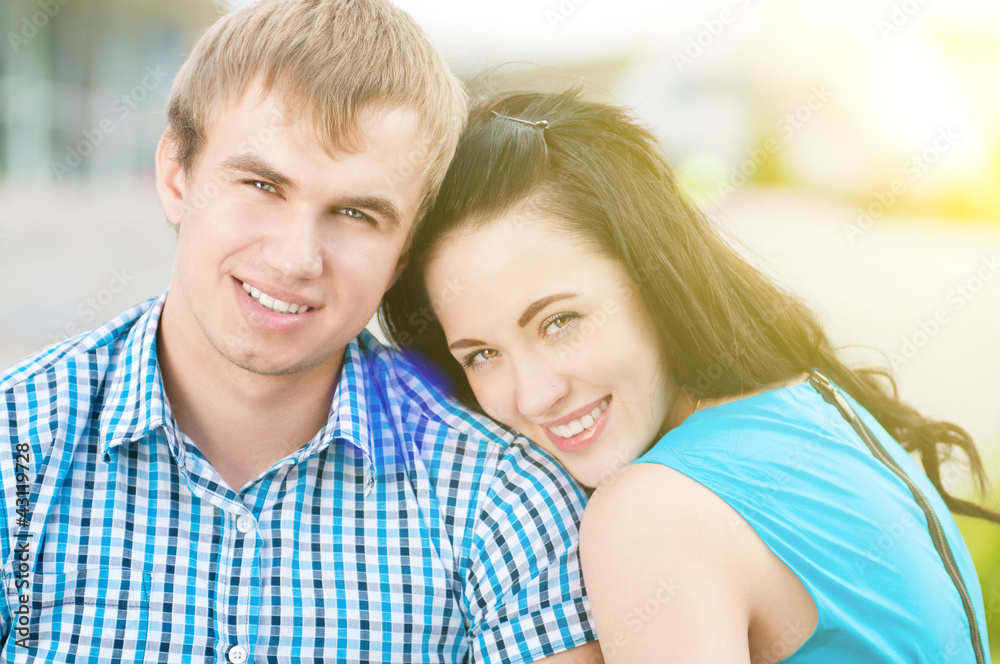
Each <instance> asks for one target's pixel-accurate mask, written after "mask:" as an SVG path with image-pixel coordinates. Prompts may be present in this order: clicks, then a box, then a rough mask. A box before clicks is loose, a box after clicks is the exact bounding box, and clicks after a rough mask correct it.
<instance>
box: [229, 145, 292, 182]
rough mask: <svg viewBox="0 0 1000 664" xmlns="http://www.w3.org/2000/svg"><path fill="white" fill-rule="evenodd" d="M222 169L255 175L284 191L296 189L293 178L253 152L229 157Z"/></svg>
mask: <svg viewBox="0 0 1000 664" xmlns="http://www.w3.org/2000/svg"><path fill="white" fill-rule="evenodd" d="M222 167H223V168H224V169H226V170H228V171H239V172H240V173H247V174H249V175H255V176H257V177H259V178H260V179H261V180H267V181H268V182H269V183H270V184H273V185H275V186H277V187H281V188H283V189H292V190H294V189H295V188H296V187H295V183H294V182H292V180H291V178H289V177H288V176H286V175H282V174H281V173H279V172H278V171H276V170H275V169H274V167H273V166H271V165H270V164H268V163H267V162H266V161H264V160H263V159H262V158H261V157H259V156H258V155H255V154H253V153H251V152H244V153H243V154H237V155H233V156H232V157H229V158H228V159H226V160H225V161H224V162H222Z"/></svg>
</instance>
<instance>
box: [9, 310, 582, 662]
mask: <svg viewBox="0 0 1000 664" xmlns="http://www.w3.org/2000/svg"><path fill="white" fill-rule="evenodd" d="M165 297H166V295H162V296H160V298H158V299H156V300H152V301H150V302H146V303H144V304H142V305H139V306H137V307H135V308H133V309H131V310H130V311H128V312H126V313H124V314H122V315H121V316H119V317H118V318H116V319H115V320H113V321H111V322H110V323H108V324H106V325H105V326H103V327H101V328H99V329H97V330H95V331H94V332H92V333H91V334H89V335H86V336H83V337H78V338H76V339H72V340H69V341H67V342H64V343H62V344H60V345H57V346H54V347H52V348H49V349H47V350H44V351H42V352H40V353H38V354H36V355H34V356H32V357H29V358H28V359H26V360H24V361H22V362H21V363H20V364H18V365H16V366H15V367H13V368H12V369H11V370H10V371H8V372H7V373H6V374H5V375H4V376H3V377H2V378H0V437H3V438H2V440H0V473H2V479H3V494H2V501H3V505H2V509H0V528H2V531H0V533H2V555H3V560H2V562H3V568H2V582H3V587H4V590H5V600H6V601H5V602H3V603H2V605H0V637H2V661H4V662H14V661H17V662H29V661H58V662H68V661H83V662H102V663H104V662H118V661H123V662H133V661H135V662H138V661H144V662H187V661H213V662H219V661H221V662H226V661H228V662H233V663H235V664H240V662H244V661H254V660H256V661H304V660H325V661H338V662H530V661H533V660H536V659H540V658H542V657H544V656H546V655H549V654H551V653H554V652H558V651H561V650H564V649H567V648H571V647H573V646H576V645H580V644H582V643H584V642H586V641H590V640H593V639H595V638H596V635H595V633H594V630H593V627H592V624H591V620H590V617H589V607H588V604H587V600H586V597H585V596H584V591H583V583H582V580H581V574H580V567H579V561H578V557H577V523H578V519H579V516H580V513H581V510H582V507H583V496H582V494H581V493H580V491H579V489H578V488H577V487H576V485H575V484H573V483H572V481H571V480H570V479H568V477H567V476H566V474H565V473H564V472H563V471H562V470H561V469H560V468H559V466H557V465H556V464H555V463H554V462H553V461H552V460H551V459H550V458H549V457H547V456H545V455H544V453H542V452H539V451H538V450H536V449H535V448H534V447H533V446H531V445H530V444H529V443H528V442H527V441H526V440H524V439H523V438H519V437H517V436H516V435H515V434H513V433H511V432H508V431H506V430H504V429H502V428H500V427H498V426H497V425H495V424H493V423H492V422H489V421H487V420H485V419H483V418H479V417H476V416H473V415H470V414H469V413H467V412H465V411H463V410H461V409H460V408H458V407H456V406H455V405H454V404H453V403H452V402H450V401H448V400H447V399H445V398H443V397H442V396H441V395H440V394H439V393H438V392H436V391H435V390H434V389H433V388H432V387H429V386H428V384H427V382H426V380H424V379H422V378H421V377H420V375H419V373H418V372H416V371H415V370H414V368H413V366H412V365H411V364H409V363H408V362H407V361H406V360H405V359H404V358H402V357H401V356H399V355H398V354H395V353H391V352H389V351H387V350H386V349H384V348H382V347H381V346H380V345H379V344H378V342H377V341H375V340H374V339H373V338H372V337H371V336H370V335H369V334H367V333H362V334H361V336H360V337H359V338H358V339H356V340H355V341H353V342H352V343H351V344H350V345H349V346H348V347H347V350H346V353H345V359H344V368H343V371H342V374H341V377H340V382H339V384H338V386H337V390H336V393H335V395H334V397H333V403H332V406H331V409H330V418H329V421H328V423H327V425H326V426H325V428H323V429H322V430H321V431H320V432H319V433H318V434H317V435H316V436H315V437H314V438H313V439H312V441H310V442H309V443H308V444H307V445H306V446H305V447H303V448H301V449H300V450H298V451H296V452H295V453H293V454H291V455H289V456H288V457H286V458H284V459H282V460H281V461H279V462H278V463H276V464H275V465H274V466H273V467H271V468H270V469H269V470H268V471H266V472H265V473H263V474H262V475H261V476H260V477H258V478H257V479H256V480H254V481H253V482H251V483H250V484H249V485H247V486H246V487H244V488H243V489H242V490H240V491H233V490H232V489H230V488H229V487H228V486H227V485H226V484H225V483H224V482H223V481H222V479H221V478H220V476H219V475H218V473H217V472H216V471H215V470H214V469H213V468H212V466H211V465H210V464H209V463H208V461H207V460H206V458H205V457H204V456H203V455H202V454H201V452H200V451H199V450H198V448H197V447H196V446H195V445H194V444H192V442H191V441H190V439H188V438H187V437H186V436H185V435H184V434H183V433H182V432H180V431H179V430H178V428H177V423H176V421H175V420H174V418H173V416H172V414H171V411H170V405H169V404H168V403H167V400H166V398H165V396H164V392H163V385H162V382H161V377H160V371H159V367H158V364H157V359H156V343H155V341H156V330H157V325H158V321H159V316H160V312H161V310H162V306H163V302H164V300H165Z"/></svg>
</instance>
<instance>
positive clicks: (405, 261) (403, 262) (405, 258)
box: [389, 242, 410, 288]
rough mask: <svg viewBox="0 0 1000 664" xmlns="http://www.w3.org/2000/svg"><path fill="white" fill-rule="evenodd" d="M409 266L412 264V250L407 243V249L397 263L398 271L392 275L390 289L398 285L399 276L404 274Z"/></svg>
mask: <svg viewBox="0 0 1000 664" xmlns="http://www.w3.org/2000/svg"><path fill="white" fill-rule="evenodd" d="M409 264H410V248H409V242H407V247H406V249H404V250H403V253H401V254H400V255H399V260H398V261H396V269H395V271H394V272H393V273H392V280H391V281H389V288H392V287H393V286H394V285H395V284H396V280H397V279H399V275H401V274H403V270H404V269H406V266H407V265H409Z"/></svg>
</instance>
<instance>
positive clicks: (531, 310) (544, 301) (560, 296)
mask: <svg viewBox="0 0 1000 664" xmlns="http://www.w3.org/2000/svg"><path fill="white" fill-rule="evenodd" d="M577 295H578V294H577V293H556V294H555V295H547V296H546V297H543V298H541V299H538V300H535V301H534V302H532V303H531V304H529V305H528V306H527V307H526V308H525V310H524V313H523V314H521V317H520V318H518V319H517V324H518V326H520V327H524V326H525V325H527V324H528V321H530V320H531V319H532V318H534V317H535V314H537V313H538V312H539V311H541V310H542V309H544V308H545V307H547V306H549V305H550V304H552V303H553V302H558V301H559V300H565V299H567V298H571V297H576V296H577Z"/></svg>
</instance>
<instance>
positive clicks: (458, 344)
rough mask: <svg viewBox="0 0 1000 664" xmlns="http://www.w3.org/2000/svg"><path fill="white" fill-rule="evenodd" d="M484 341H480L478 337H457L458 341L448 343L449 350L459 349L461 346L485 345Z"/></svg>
mask: <svg viewBox="0 0 1000 664" xmlns="http://www.w3.org/2000/svg"><path fill="white" fill-rule="evenodd" d="M485 345H486V342H485V341H480V340H479V339H459V340H458V341H455V342H452V343H450V344H448V348H449V349H450V350H460V349H462V348H472V347H473V346H485Z"/></svg>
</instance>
